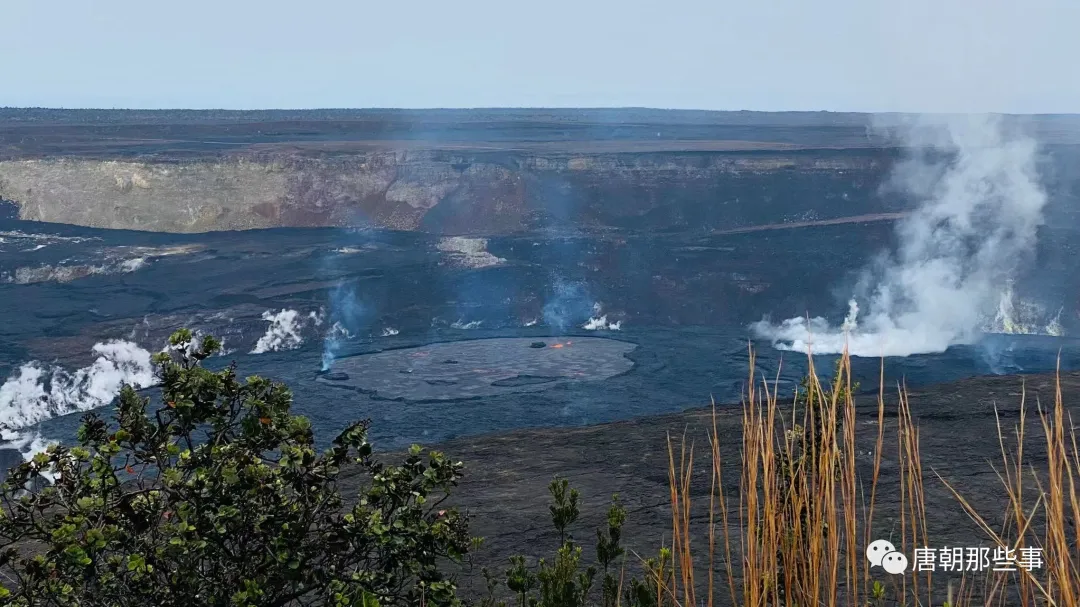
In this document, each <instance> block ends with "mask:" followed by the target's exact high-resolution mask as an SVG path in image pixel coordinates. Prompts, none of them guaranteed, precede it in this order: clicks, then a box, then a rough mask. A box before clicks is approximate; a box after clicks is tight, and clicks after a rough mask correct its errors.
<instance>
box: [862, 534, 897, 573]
mask: <svg viewBox="0 0 1080 607" xmlns="http://www.w3.org/2000/svg"><path fill="white" fill-rule="evenodd" d="M890 552H896V546H893V545H892V542H890V541H889V540H874V541H873V542H871V543H870V545H869V546H867V547H866V560H868V561H870V564H871V565H873V566H874V567H878V566H880V565H881V559H883V558H885V555H886V554H889V553H890Z"/></svg>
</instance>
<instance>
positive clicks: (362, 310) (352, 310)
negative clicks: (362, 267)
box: [322, 283, 367, 371]
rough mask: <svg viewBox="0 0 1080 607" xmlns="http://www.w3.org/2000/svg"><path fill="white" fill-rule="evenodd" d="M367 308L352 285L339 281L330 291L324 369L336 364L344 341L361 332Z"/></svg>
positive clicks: (323, 357)
mask: <svg viewBox="0 0 1080 607" xmlns="http://www.w3.org/2000/svg"><path fill="white" fill-rule="evenodd" d="M366 313H367V308H366V307H365V306H364V305H363V304H362V303H360V301H359V299H357V297H356V290H355V288H354V287H352V286H347V285H345V284H344V283H338V285H337V286H336V287H334V289H333V290H332V291H330V322H331V325H330V330H329V331H327V333H326V337H325V338H324V340H323V355H322V370H323V371H329V370H330V368H331V367H333V366H334V360H336V359H337V355H338V352H339V351H340V350H341V344H342V341H344V340H346V339H349V338H350V337H352V336H353V335H356V334H357V333H359V332H360V329H361V328H362V323H363V320H364V318H365V316H366Z"/></svg>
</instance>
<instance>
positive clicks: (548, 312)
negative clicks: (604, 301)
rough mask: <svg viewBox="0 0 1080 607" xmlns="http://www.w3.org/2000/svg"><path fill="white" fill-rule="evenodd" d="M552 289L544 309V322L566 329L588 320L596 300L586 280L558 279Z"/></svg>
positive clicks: (553, 326) (561, 329) (556, 327)
mask: <svg viewBox="0 0 1080 607" xmlns="http://www.w3.org/2000/svg"><path fill="white" fill-rule="evenodd" d="M552 291H553V292H552V294H551V296H550V297H549V298H548V300H547V303H545V304H544V308H543V311H542V314H543V317H544V324H546V325H547V326H549V327H552V328H554V329H558V330H560V331H564V330H566V329H568V328H569V327H572V326H575V325H579V324H581V323H583V322H586V321H588V319H589V318H590V315H591V314H592V311H593V305H594V303H595V302H594V301H593V300H592V298H591V297H590V296H589V291H588V289H587V288H586V286H585V283H584V282H566V281H564V280H561V279H560V280H556V281H555V284H554V285H553V289H552Z"/></svg>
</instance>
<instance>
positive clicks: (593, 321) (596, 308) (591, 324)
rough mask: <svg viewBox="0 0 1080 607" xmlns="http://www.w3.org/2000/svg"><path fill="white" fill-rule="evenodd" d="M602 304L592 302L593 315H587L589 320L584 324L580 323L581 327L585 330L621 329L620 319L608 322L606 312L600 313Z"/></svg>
mask: <svg viewBox="0 0 1080 607" xmlns="http://www.w3.org/2000/svg"><path fill="white" fill-rule="evenodd" d="M601 312H603V306H601V305H600V304H599V303H595V304H593V315H592V316H591V317H589V320H587V321H585V324H583V325H581V328H582V329H585V330H586V331H621V330H622V321H621V320H617V321H615V322H608V318H607V314H602V313H601Z"/></svg>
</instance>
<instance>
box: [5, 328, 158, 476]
mask: <svg viewBox="0 0 1080 607" xmlns="http://www.w3.org/2000/svg"><path fill="white" fill-rule="evenodd" d="M94 352H95V353H96V354H97V359H96V360H94V362H93V363H91V364H90V365H89V366H86V367H83V368H81V369H77V370H75V371H73V372H71V371H67V370H65V369H63V368H61V367H58V366H54V367H51V368H46V367H45V366H44V365H42V364H41V363H38V362H29V363H26V364H24V365H22V366H21V367H19V370H18V371H17V372H16V373H15V374H13V375H12V376H11V377H9V378H8V379H7V381H5V382H4V384H3V385H2V386H0V428H2V429H0V440H3V441H5V442H6V443H7V444H5V445H3V448H8V449H18V450H20V451H21V452H22V453H23V457H24V458H29V457H33V455H34V454H35V453H37V452H39V451H43V450H44V449H45V448H46V447H48V445H49V444H50V443H51V442H54V441H47V440H45V439H43V438H42V437H41V436H40V435H39V434H37V433H28V432H25V431H24V429H25V428H27V427H29V426H33V425H35V424H37V423H40V422H42V421H45V420H47V419H49V418H52V417H57V416H60V415H67V414H69V413H75V412H79V411H88V410H90V409H96V408H98V407H103V406H105V405H107V404H109V403H110V402H112V400H113V399H114V398H116V395H117V394H118V393H119V392H120V388H121V386H123V385H124V384H128V385H131V386H133V387H135V388H146V387H148V386H151V385H153V384H154V383H155V382H156V380H157V378H156V377H155V375H154V366H153V364H152V363H151V360H150V358H151V354H150V352H148V351H146V350H144V349H142V348H140V347H139V346H138V345H137V344H134V343H132V342H129V341H119V340H116V341H109V342H105V343H99V344H96V345H94Z"/></svg>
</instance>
